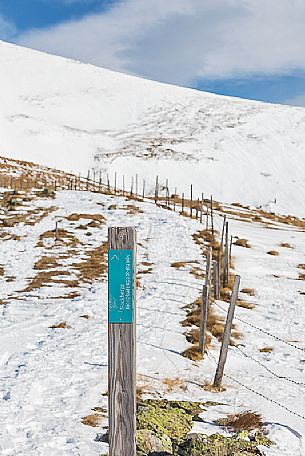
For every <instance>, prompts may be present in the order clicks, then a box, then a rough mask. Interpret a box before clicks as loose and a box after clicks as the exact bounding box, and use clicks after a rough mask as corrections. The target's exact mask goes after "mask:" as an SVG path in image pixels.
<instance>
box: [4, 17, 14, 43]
mask: <svg viewBox="0 0 305 456" xmlns="http://www.w3.org/2000/svg"><path fill="white" fill-rule="evenodd" d="M15 33H16V28H15V25H14V24H13V23H12V22H10V21H8V20H7V19H5V18H4V17H3V16H2V15H1V14H0V39H3V40H8V39H11V38H12V37H13V36H14V35H15Z"/></svg>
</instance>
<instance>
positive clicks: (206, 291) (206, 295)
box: [199, 285, 210, 354]
mask: <svg viewBox="0 0 305 456" xmlns="http://www.w3.org/2000/svg"><path fill="white" fill-rule="evenodd" d="M209 301H210V287H209V285H203V289H202V296H201V314H200V332H199V349H200V351H201V353H202V354H204V347H205V341H206V328H207V319H208V311H209Z"/></svg>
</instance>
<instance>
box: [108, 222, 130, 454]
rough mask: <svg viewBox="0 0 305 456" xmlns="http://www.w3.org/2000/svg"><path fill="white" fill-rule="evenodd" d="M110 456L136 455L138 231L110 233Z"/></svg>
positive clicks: (118, 230)
mask: <svg viewBox="0 0 305 456" xmlns="http://www.w3.org/2000/svg"><path fill="white" fill-rule="evenodd" d="M108 246H109V252H108V254H109V256H108V296H109V298H108V299H109V320H108V321H109V323H108V350H109V355H108V356H109V362H108V374H109V375H108V379H109V383H108V394H109V396H108V398H109V447H110V448H109V449H110V453H109V454H110V456H135V455H136V437H135V436H136V295H135V293H136V231H135V229H134V228H131V227H122V228H118V227H111V228H109V230H108Z"/></svg>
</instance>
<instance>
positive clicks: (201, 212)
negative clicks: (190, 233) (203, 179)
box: [200, 193, 203, 223]
mask: <svg viewBox="0 0 305 456" xmlns="http://www.w3.org/2000/svg"><path fill="white" fill-rule="evenodd" d="M202 217H203V193H201V207H200V223H202Z"/></svg>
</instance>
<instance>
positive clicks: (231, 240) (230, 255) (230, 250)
mask: <svg viewBox="0 0 305 456" xmlns="http://www.w3.org/2000/svg"><path fill="white" fill-rule="evenodd" d="M232 244H233V236H231V238H230V248H229V268H230V267H231V260H232Z"/></svg>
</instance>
